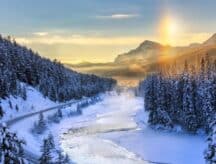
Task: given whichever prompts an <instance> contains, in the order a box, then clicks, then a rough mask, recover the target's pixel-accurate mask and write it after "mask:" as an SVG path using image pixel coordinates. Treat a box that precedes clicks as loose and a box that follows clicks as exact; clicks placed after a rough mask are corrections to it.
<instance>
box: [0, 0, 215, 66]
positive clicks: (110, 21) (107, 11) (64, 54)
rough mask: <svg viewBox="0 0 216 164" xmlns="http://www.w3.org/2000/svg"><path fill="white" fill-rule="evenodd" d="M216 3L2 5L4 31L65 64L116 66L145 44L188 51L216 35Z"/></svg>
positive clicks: (148, 0)
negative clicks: (117, 59)
mask: <svg viewBox="0 0 216 164" xmlns="http://www.w3.org/2000/svg"><path fill="white" fill-rule="evenodd" d="M215 6H216V1H212V0H207V1H202V0H191V1H186V0H182V1H179V0H172V1H169V0H155V1H152V0H133V1H131V0H118V1H115V0H110V1H105V0H91V1H87V0H79V1H69V0H62V1H57V0H47V1H42V0H38V1H33V0H22V2H20V1H19V0H14V1H13V3H9V2H8V1H7V0H1V5H0V13H1V14H0V19H1V24H0V29H1V33H2V34H3V35H4V36H7V35H11V36H12V37H14V38H16V40H17V41H18V42H19V43H22V44H24V45H27V46H28V47H31V48H32V49H33V50H35V51H38V52H39V53H40V54H41V55H43V56H46V57H48V58H51V59H57V60H60V61H61V62H63V63H79V62H84V61H88V62H111V61H113V60H114V58H115V57H116V56H117V55H118V54H121V53H124V52H127V51H128V50H130V49H132V48H135V47H137V46H138V45H139V44H140V43H141V42H143V41H144V40H153V41H157V42H160V43H162V44H170V45H174V46H184V45H187V44H190V43H193V42H203V41H204V40H206V39H207V38H209V37H210V36H211V35H212V34H213V33H215V29H216V22H215Z"/></svg>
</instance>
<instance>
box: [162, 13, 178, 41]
mask: <svg viewBox="0 0 216 164" xmlns="http://www.w3.org/2000/svg"><path fill="white" fill-rule="evenodd" d="M178 33H179V29H178V25H177V21H176V20H175V19H174V18H172V17H170V16H165V17H163V18H162V19H161V21H160V24H159V35H160V40H161V42H162V43H163V44H172V43H173V41H175V39H176V38H175V36H176V35H177V34H178Z"/></svg>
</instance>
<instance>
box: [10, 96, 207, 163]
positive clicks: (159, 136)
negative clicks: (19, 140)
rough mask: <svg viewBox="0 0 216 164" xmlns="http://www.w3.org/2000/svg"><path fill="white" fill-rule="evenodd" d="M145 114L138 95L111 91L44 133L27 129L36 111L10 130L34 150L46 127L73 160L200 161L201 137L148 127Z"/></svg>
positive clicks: (203, 141)
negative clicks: (97, 101)
mask: <svg viewBox="0 0 216 164" xmlns="http://www.w3.org/2000/svg"><path fill="white" fill-rule="evenodd" d="M71 108H73V107H69V109H65V110H64V111H65V112H66V111H68V110H70V109H71ZM52 113H53V111H51V112H48V113H46V115H50V114H52ZM64 114H65V115H67V112H66V113H64ZM147 117H148V114H147V113H146V112H144V110H143V99H142V98H137V97H135V96H134V95H133V94H132V93H130V92H123V93H121V94H120V95H118V94H116V93H115V92H113V93H110V94H107V95H106V96H104V97H103V101H101V102H99V103H97V104H95V105H91V106H89V107H87V108H85V109H83V114H82V115H78V116H75V117H64V119H63V120H62V121H61V122H60V123H59V124H49V128H48V130H47V131H46V133H45V134H43V135H40V136H33V135H32V134H31V133H30V131H31V128H32V127H33V122H34V120H37V119H38V116H34V117H31V118H28V119H25V120H23V121H20V122H19V123H17V124H16V125H13V126H12V130H13V131H17V132H18V135H19V136H21V137H23V138H25V139H26V140H27V144H28V145H27V146H26V149H27V150H29V151H31V152H33V153H35V154H37V155H39V153H40V152H39V151H40V145H41V143H42V139H43V138H44V137H46V136H47V135H48V133H50V132H51V133H52V134H54V137H55V141H56V143H58V145H57V146H58V147H60V148H61V149H62V150H63V151H64V152H65V153H67V154H68V155H69V156H70V158H71V159H72V160H73V161H74V162H75V163H78V164H97V163H98V164H101V163H103V164H113V163H119V162H122V163H124V164H133V163H137V164H139V163H151V162H161V163H173V164H203V163H205V161H204V160H203V150H204V148H205V137H204V136H199V135H190V134H185V133H174V132H165V131H155V130H152V129H150V128H148V126H147V124H146V122H147Z"/></svg>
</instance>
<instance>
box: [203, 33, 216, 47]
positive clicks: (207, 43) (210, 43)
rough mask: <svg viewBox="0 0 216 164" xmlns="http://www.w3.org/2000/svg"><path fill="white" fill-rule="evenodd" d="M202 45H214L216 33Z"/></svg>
mask: <svg viewBox="0 0 216 164" xmlns="http://www.w3.org/2000/svg"><path fill="white" fill-rule="evenodd" d="M203 45H216V33H215V34H213V35H212V36H211V37H210V38H209V39H208V40H206V41H205V42H204V43H203Z"/></svg>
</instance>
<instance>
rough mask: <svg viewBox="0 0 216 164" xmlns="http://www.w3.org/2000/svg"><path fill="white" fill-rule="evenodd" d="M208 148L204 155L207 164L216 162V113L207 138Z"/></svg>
mask: <svg viewBox="0 0 216 164" xmlns="http://www.w3.org/2000/svg"><path fill="white" fill-rule="evenodd" d="M207 144H208V146H207V149H206V150H205V152H204V157H205V160H206V163H207V164H214V163H216V115H215V116H214V120H213V122H212V123H211V124H210V132H209V135H208V138H207Z"/></svg>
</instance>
